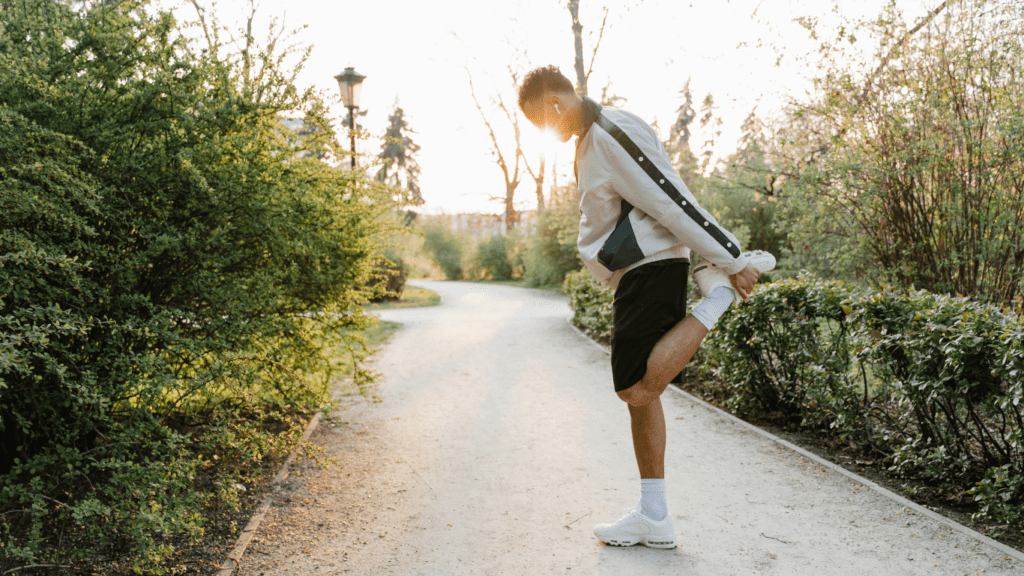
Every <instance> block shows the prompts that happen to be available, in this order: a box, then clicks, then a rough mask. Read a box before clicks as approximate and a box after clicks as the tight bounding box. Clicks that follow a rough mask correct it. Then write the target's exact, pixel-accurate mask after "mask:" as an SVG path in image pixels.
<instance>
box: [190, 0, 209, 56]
mask: <svg viewBox="0 0 1024 576" xmlns="http://www.w3.org/2000/svg"><path fill="white" fill-rule="evenodd" d="M191 2H192V6H194V7H195V9H196V14H198V15H199V25H200V26H202V27H203V34H204V35H205V36H206V44H207V46H209V47H210V50H213V40H211V39H210V29H209V28H208V27H207V26H206V10H205V9H204V8H202V7H200V6H199V2H198V0H191Z"/></svg>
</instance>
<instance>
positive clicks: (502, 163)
mask: <svg viewBox="0 0 1024 576" xmlns="http://www.w3.org/2000/svg"><path fill="white" fill-rule="evenodd" d="M509 73H510V74H511V76H512V86H513V87H517V86H518V85H519V76H518V74H517V73H516V72H515V70H514V69H513V68H512V67H511V66H510V67H509ZM466 75H467V76H468V77H469V93H470V95H471V96H472V97H473V103H474V104H476V109H477V111H478V112H479V113H480V118H481V119H482V120H483V121H484V126H486V127H487V133H488V135H489V136H490V137H491V154H492V155H493V156H494V159H495V163H496V164H497V165H498V168H500V169H501V173H502V175H503V176H504V178H505V195H504V197H500V198H495V199H497V200H501V201H502V202H503V203H504V205H505V214H504V219H505V229H506V230H508V231H511V230H515V228H516V224H517V223H518V222H519V213H518V212H517V211H516V208H515V194H516V188H518V187H519V182H520V181H519V178H520V175H519V162H520V160H525V159H526V155H525V154H523V148H522V146H521V145H520V136H521V132H520V130H519V111H518V109H517V110H515V111H511V112H510V111H509V109H508V107H507V106H506V105H505V100H504V99H503V98H502V97H501V94H500V93H499V94H498V95H497V97H496V100H497V105H498V109H499V110H500V111H501V112H502V114H504V116H505V119H506V120H508V122H509V124H510V125H511V126H512V131H513V136H514V141H515V151H514V152H512V153H511V154H509V155H510V156H511V157H512V158H513V159H514V162H515V163H514V164H513V166H512V167H511V168H510V167H509V164H508V161H507V160H506V153H505V152H502V150H501V146H500V145H499V144H498V136H497V135H496V134H495V131H494V126H493V125H492V124H491V121H490V120H489V119H488V117H487V114H486V113H484V109H483V106H481V105H480V100H479V99H478V98H477V96H476V89H475V88H474V86H473V75H472V74H471V73H470V72H469V68H466ZM543 177H544V176H543V171H541V172H540V176H539V178H540V179H541V180H543Z"/></svg>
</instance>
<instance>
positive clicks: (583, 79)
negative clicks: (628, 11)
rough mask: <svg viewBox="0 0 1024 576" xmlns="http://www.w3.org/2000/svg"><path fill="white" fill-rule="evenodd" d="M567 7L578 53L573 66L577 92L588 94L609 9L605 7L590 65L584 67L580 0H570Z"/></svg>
mask: <svg viewBox="0 0 1024 576" xmlns="http://www.w3.org/2000/svg"><path fill="white" fill-rule="evenodd" d="M567 7H568V8H569V15H570V16H571V17H572V36H573V48H574V50H575V53H576V59H575V60H574V64H573V67H574V68H575V70H576V93H577V94H579V95H580V97H581V98H582V97H584V96H587V82H588V81H589V80H590V73H591V72H593V70H594V60H595V59H596V58H597V49H598V48H600V47H601V39H602V38H603V37H604V26H605V24H606V23H607V22H608V9H607V8H605V9H604V18H602V19H601V29H600V31H599V32H598V34H597V42H595V43H594V51H593V52H591V53H590V66H589V67H587V68H584V67H583V24H581V23H580V0H569V2H568V4H567Z"/></svg>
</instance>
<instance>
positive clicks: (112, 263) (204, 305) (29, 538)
mask: <svg viewBox="0 0 1024 576" xmlns="http://www.w3.org/2000/svg"><path fill="white" fill-rule="evenodd" d="M193 36H195V35H194V34H192V31H189V30H183V29H182V28H181V27H180V26H179V25H178V24H177V23H176V22H175V20H174V17H173V15H172V14H170V13H168V12H161V11H160V10H159V9H158V8H156V7H154V6H153V5H151V4H149V3H147V2H145V1H142V0H139V1H136V0H129V1H124V2H97V3H89V4H88V5H86V6H80V7H76V8H72V7H71V5H70V3H61V2H52V1H50V0H24V1H20V2H12V3H4V5H3V19H2V21H0V69H2V70H3V71H4V72H3V81H2V82H0V572H5V573H6V572H14V571H17V570H21V569H22V568H25V567H27V566H29V565H38V564H51V563H54V564H63V565H68V564H72V565H76V564H86V563H88V562H89V561H90V560H94V559H95V558H97V557H100V556H104V555H106V556H107V557H110V556H112V555H115V554H121V553H124V552H128V553H130V554H131V556H132V560H133V562H134V564H133V566H132V567H133V569H135V570H136V571H138V572H161V571H166V570H167V568H166V566H165V565H164V563H165V562H166V561H167V560H168V559H169V558H172V557H173V554H174V545H175V544H177V543H180V542H183V541H186V540H188V539H197V538H199V537H201V535H202V532H203V530H204V526H205V524H206V523H205V520H204V518H203V509H204V508H203V507H204V505H206V504H210V505H223V506H233V505H236V504H235V503H236V502H237V500H236V498H235V497H236V496H237V494H236V493H235V490H236V489H235V488H234V486H235V482H234V481H232V477H231V475H232V474H233V475H235V477H237V475H238V474H241V473H248V471H250V470H253V469H254V468H255V467H258V465H259V462H260V460H261V459H262V458H263V457H264V456H266V455H268V454H269V453H273V452H275V451H277V452H280V451H281V449H282V448H290V447H291V446H293V445H294V443H295V442H296V441H295V440H294V438H297V436H295V435H289V434H288V433H279V431H273V430H269V429H264V428H261V427H260V423H261V419H262V417H263V416H266V415H271V416H274V417H277V416H281V417H282V418H284V416H282V415H287V414H295V413H297V412H301V411H310V410H313V409H316V408H317V407H319V406H321V405H322V404H323V403H324V402H325V401H326V400H327V399H328V394H327V391H328V389H329V383H330V375H331V370H332V367H333V364H334V363H335V361H334V354H333V350H334V349H335V347H344V346H351V345H355V344H356V343H355V342H354V341H353V338H352V337H351V336H349V335H350V334H353V333H356V332H358V330H359V329H360V328H362V327H365V326H366V325H367V323H368V322H369V319H368V318H367V316H366V314H365V313H363V312H362V308H361V306H360V304H362V303H363V302H365V300H366V299H367V298H368V297H369V296H371V295H372V294H368V293H367V291H366V290H365V289H364V286H365V285H366V283H367V280H368V278H369V277H370V275H371V269H372V264H373V255H374V254H375V253H377V252H378V251H379V247H378V244H379V239H380V236H381V235H382V234H384V233H385V232H384V224H382V223H381V222H382V218H381V215H382V213H385V212H386V211H389V210H390V209H391V204H390V201H389V199H390V198H391V193H390V191H387V190H384V189H383V187H381V186H379V185H377V184H376V183H374V182H372V181H369V179H367V178H366V177H365V175H363V174H362V173H360V172H356V171H350V170H344V169H335V168H332V167H331V166H329V165H328V164H327V163H325V162H321V161H320V160H317V159H316V158H317V157H318V156H317V155H318V154H320V153H322V152H324V151H325V150H326V151H330V150H332V149H341V150H344V148H343V147H342V146H341V145H339V144H338V143H337V142H334V141H333V140H332V138H331V136H332V132H331V130H330V125H329V122H328V119H327V118H326V117H325V116H324V115H323V113H324V110H325V108H324V103H322V102H320V101H319V100H318V99H317V96H316V94H315V93H314V92H312V91H302V90H300V89H298V88H297V87H296V86H295V85H294V84H293V83H292V79H293V78H294V76H292V74H293V69H292V67H291V65H289V67H287V68H285V67H284V66H283V65H282V64H281V58H285V57H287V54H282V53H281V52H280V51H278V52H276V53H275V52H273V51H272V50H271V49H269V48H268V49H261V48H259V47H257V46H253V47H252V51H251V52H250V53H249V56H250V58H249V60H244V59H243V58H241V57H240V56H239V55H238V54H226V53H224V52H228V49H227V48H225V47H223V46H220V45H216V44H215V40H211V42H214V45H212V46H206V45H205V44H200V45H196V41H190V40H189V39H188V38H189V37H193ZM214 38H215V35H214ZM250 64H251V66H250ZM286 114H288V115H295V114H304V118H303V120H304V122H305V124H306V125H307V126H309V127H311V128H315V130H311V131H310V133H309V135H308V137H306V138H305V139H303V140H301V141H298V142H296V141H295V139H294V138H292V137H291V136H292V133H291V131H290V130H288V129H287V128H285V127H284V124H282V122H281V119H282V117H283V116H284V115H286ZM303 156H306V157H305V158H303ZM215 462H217V464H215ZM211 469H212V470H217V471H225V472H224V474H220V475H216V478H215V479H214V480H213V481H212V482H215V483H217V486H216V488H218V490H215V492H216V494H211V493H210V492H209V491H208V490H207V488H204V487H200V486H197V483H198V479H199V478H200V474H199V472H203V473H202V475H201V477H202V478H203V479H209V478H210V476H211V473H210V472H209V471H210V470H211Z"/></svg>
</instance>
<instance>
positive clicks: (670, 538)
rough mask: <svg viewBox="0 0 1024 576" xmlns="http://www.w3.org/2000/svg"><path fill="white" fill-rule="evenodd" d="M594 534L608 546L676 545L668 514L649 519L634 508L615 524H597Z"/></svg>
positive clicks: (674, 532) (658, 546)
mask: <svg viewBox="0 0 1024 576" xmlns="http://www.w3.org/2000/svg"><path fill="white" fill-rule="evenodd" d="M594 536H597V537H598V539H600V540H601V542H604V543H605V544H608V545H610V546H632V545H634V544H643V545H644V546H647V547H648V548H665V549H667V548H675V547H676V527H675V524H674V523H673V522H672V516H671V515H670V514H666V515H665V517H664V518H663V519H661V520H651V519H650V518H648V517H647V516H644V515H643V513H642V512H640V511H639V510H635V509H634V510H632V511H630V513H629V514H626V515H625V516H623V517H622V518H619V521H618V522H616V523H615V524H598V525H597V526H595V527H594Z"/></svg>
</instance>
